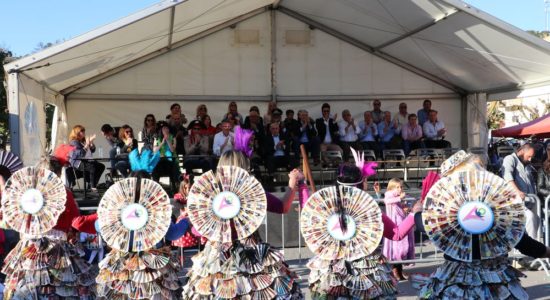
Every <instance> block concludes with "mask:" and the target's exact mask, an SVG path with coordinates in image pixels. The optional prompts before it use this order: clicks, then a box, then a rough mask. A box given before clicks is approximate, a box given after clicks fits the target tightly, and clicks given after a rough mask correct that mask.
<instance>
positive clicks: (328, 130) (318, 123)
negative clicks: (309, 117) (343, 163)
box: [315, 103, 342, 164]
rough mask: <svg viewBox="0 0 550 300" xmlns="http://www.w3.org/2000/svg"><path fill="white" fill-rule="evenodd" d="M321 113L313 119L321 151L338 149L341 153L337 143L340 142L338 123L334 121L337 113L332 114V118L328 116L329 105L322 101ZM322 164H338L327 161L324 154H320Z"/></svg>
mask: <svg viewBox="0 0 550 300" xmlns="http://www.w3.org/2000/svg"><path fill="white" fill-rule="evenodd" d="M321 113H322V115H323V117H321V118H319V119H317V120H315V128H316V129H317V133H318V134H319V139H320V140H321V153H323V152H325V151H338V152H340V154H342V148H341V147H340V146H339V145H338V144H339V143H340V132H339V129H338V124H337V123H336V117H337V114H334V118H331V117H330V105H329V104H328V103H323V105H322V106H321ZM321 158H322V159H323V164H328V163H331V164H338V163H339V162H337V161H329V159H328V158H327V157H325V156H323V155H322V156H321Z"/></svg>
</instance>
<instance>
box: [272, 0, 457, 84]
mask: <svg viewBox="0 0 550 300" xmlns="http://www.w3.org/2000/svg"><path fill="white" fill-rule="evenodd" d="M278 10H279V11H281V12H282V13H284V14H286V15H288V16H290V17H292V18H294V19H297V20H299V21H301V22H304V23H306V24H308V25H310V26H312V27H314V28H315V29H319V30H321V31H323V32H325V33H327V34H330V35H332V36H334V37H336V38H338V39H340V40H342V41H344V42H347V43H349V44H351V45H353V46H355V47H357V48H359V49H362V50H364V51H367V52H368V53H370V54H372V55H375V56H377V57H379V58H382V59H383V60H386V61H388V62H390V63H392V64H394V65H397V66H399V67H401V68H404V69H406V70H408V71H410V72H413V73H414V74H416V75H418V76H421V77H423V78H426V79H428V80H430V81H432V82H435V83H437V84H439V85H441V86H444V87H446V88H448V89H451V90H453V91H454V92H456V93H458V94H460V95H465V94H467V93H466V90H464V89H463V88H461V87H458V86H456V85H454V84H452V83H450V82H448V81H447V80H444V79H442V78H439V77H437V76H435V75H433V74H431V73H428V72H426V71H424V70H422V69H419V68H417V67H415V66H413V65H411V64H409V63H407V62H404V61H402V60H400V59H398V58H396V57H393V56H391V55H389V54H386V53H385V52H382V51H375V49H374V48H373V47H372V46H370V45H367V44H365V43H363V42H361V41H359V40H357V39H355V38H353V37H351V36H348V35H346V34H343V33H342V32H340V31H338V30H336V29H334V28H331V27H329V26H326V25H324V24H322V23H319V22H317V21H315V20H313V19H310V18H308V17H306V16H304V15H302V14H300V13H298V12H296V11H294V10H292V9H288V8H286V7H284V6H279V8H278Z"/></svg>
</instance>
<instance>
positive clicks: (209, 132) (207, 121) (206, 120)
mask: <svg viewBox="0 0 550 300" xmlns="http://www.w3.org/2000/svg"><path fill="white" fill-rule="evenodd" d="M202 119H203V120H202V124H203V125H204V130H203V131H201V134H204V135H206V136H208V139H209V141H210V144H209V145H212V141H213V140H214V135H216V133H218V132H217V130H216V127H214V126H212V119H211V118H210V116H209V115H204V117H203V118H202ZM209 148H210V149H212V147H209Z"/></svg>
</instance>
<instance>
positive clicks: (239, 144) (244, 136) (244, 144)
mask: <svg viewBox="0 0 550 300" xmlns="http://www.w3.org/2000/svg"><path fill="white" fill-rule="evenodd" d="M253 134H254V131H252V130H247V129H242V128H241V126H237V127H235V150H236V151H240V152H242V153H244V154H245V155H246V156H247V157H251V156H252V148H251V147H250V146H249V143H250V139H251V138H252V135H253Z"/></svg>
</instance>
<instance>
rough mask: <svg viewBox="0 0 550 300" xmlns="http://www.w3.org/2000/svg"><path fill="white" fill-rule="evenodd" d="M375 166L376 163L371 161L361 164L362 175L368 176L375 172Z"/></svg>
mask: <svg viewBox="0 0 550 300" xmlns="http://www.w3.org/2000/svg"><path fill="white" fill-rule="evenodd" d="M376 167H378V164H377V163H376V162H373V161H369V162H365V164H364V165H363V169H362V170H361V173H362V174H363V177H370V176H373V175H375V174H376V169H375V168H376Z"/></svg>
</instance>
